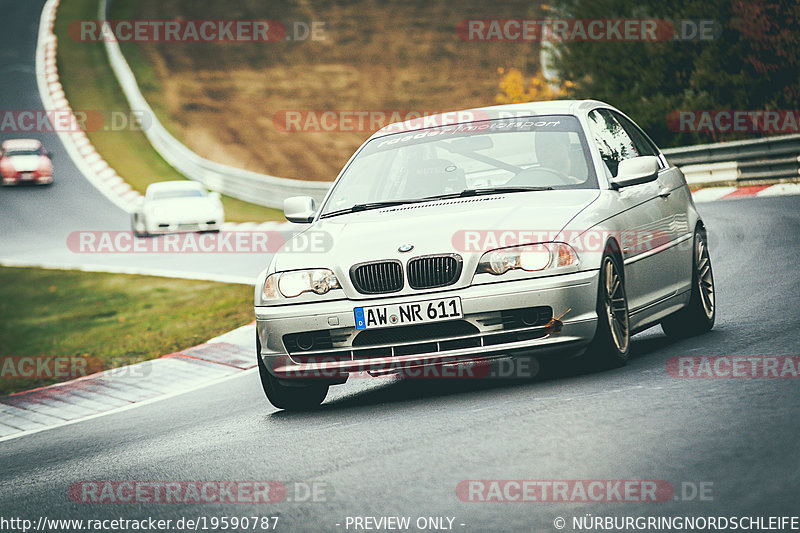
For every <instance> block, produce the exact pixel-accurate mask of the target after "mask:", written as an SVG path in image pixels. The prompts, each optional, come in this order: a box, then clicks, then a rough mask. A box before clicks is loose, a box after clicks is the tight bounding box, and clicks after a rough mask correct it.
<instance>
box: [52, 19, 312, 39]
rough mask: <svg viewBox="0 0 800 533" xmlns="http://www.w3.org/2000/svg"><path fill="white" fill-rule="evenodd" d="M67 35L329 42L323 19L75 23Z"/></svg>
mask: <svg viewBox="0 0 800 533" xmlns="http://www.w3.org/2000/svg"><path fill="white" fill-rule="evenodd" d="M67 32H68V35H69V37H70V39H72V40H73V41H76V42H98V41H115V40H116V41H119V42H131V41H132V42H153V43H164V42H170V43H214V42H229V43H230V42H236V43H252V42H255V43H275V42H280V41H324V40H326V39H327V36H326V33H325V32H326V23H325V21H321V20H314V21H302V20H297V21H286V22H283V21H279V20H267V19H258V20H252V19H236V20H233V19H219V20H211V19H205V20H144V19H137V20H106V21H101V20H73V21H72V22H71V23H70V24H69V27H68V29H67Z"/></svg>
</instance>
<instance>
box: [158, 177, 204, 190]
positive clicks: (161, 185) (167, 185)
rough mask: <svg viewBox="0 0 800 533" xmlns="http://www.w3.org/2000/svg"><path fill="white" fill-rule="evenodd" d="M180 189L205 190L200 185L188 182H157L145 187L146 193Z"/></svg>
mask: <svg viewBox="0 0 800 533" xmlns="http://www.w3.org/2000/svg"><path fill="white" fill-rule="evenodd" d="M181 189H184V190H185V189H193V190H197V189H199V190H205V188H204V187H203V184H202V183H197V182H196V181H189V180H179V181H159V182H156V183H151V184H150V185H148V186H147V192H158V191H174V190H181Z"/></svg>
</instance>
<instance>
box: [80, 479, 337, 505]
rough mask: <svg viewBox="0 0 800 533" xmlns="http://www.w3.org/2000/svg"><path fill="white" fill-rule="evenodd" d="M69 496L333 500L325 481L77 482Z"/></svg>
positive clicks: (99, 500) (89, 499)
mask: <svg viewBox="0 0 800 533" xmlns="http://www.w3.org/2000/svg"><path fill="white" fill-rule="evenodd" d="M68 492H69V499H70V500H71V501H72V502H74V503H80V504H120V503H123V504H124V503H138V504H145V503H146V504H211V503H216V504H243V503H247V504H270V503H281V502H294V503H320V502H326V501H329V500H330V499H331V498H332V497H333V490H332V488H331V485H330V484H329V483H327V482H325V481H312V482H304V481H295V482H291V483H283V482H280V481H272V480H264V481H256V480H225V481H219V480H217V481H212V480H202V481H187V480H180V481H177V480H176V481H145V480H92V481H76V482H75V483H72V485H70V487H69V491H68Z"/></svg>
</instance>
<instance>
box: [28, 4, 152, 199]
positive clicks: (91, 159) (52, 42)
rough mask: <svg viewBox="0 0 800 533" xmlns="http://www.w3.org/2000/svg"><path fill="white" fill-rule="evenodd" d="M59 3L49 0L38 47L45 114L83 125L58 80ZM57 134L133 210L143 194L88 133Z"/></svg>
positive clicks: (98, 182)
mask: <svg viewBox="0 0 800 533" xmlns="http://www.w3.org/2000/svg"><path fill="white" fill-rule="evenodd" d="M58 3H59V0H47V2H46V3H45V5H44V8H43V9H42V15H41V17H40V19H39V34H38V40H37V45H36V67H35V70H36V83H37V85H38V87H39V95H40V97H41V99H42V105H43V106H44V109H45V111H47V112H52V113H56V112H57V113H59V115H64V114H67V113H68V114H69V117H70V120H71V122H70V123H71V124H77V123H79V122H78V121H77V120H76V119H75V116H74V114H73V112H72V108H71V107H70V105H69V102H67V98H66V95H65V94H64V88H63V87H62V86H61V82H60V81H59V77H58V68H57V65H56V50H57V47H58V42H57V39H56V36H55V34H54V33H53V25H54V23H55V17H56V8H57V7H58ZM56 130H57V131H56V133H57V134H58V136H59V138H60V139H61V143H62V144H63V145H64V149H65V150H66V151H67V153H68V154H69V156H70V158H71V159H72V161H73V162H74V163H75V166H76V167H78V170H80V171H81V173H82V174H83V175H84V176H85V177H86V179H88V180H89V182H90V183H92V185H94V186H95V187H96V188H97V189H98V190H99V191H100V192H102V193H103V194H104V195H105V196H106V197H107V198H108V199H109V200H111V201H112V202H114V203H115V204H116V205H118V206H119V207H120V208H122V209H124V210H126V211H131V210H132V209H133V207H134V206H135V204H136V202H137V201H138V199H139V198H140V197H141V194H139V192H137V191H135V190H133V189H132V188H131V186H130V185H129V184H128V183H126V182H125V180H123V179H122V178H121V177H120V176H119V175H118V174H117V173H116V171H115V170H114V169H113V168H111V167H110V166H109V165H108V163H106V161H105V160H104V159H103V158H102V157H101V156H100V154H99V153H97V150H95V148H94V146H92V143H91V142H89V138H88V137H87V136H86V133H85V132H84V131H82V130H80V129H76V128H70V130H74V131H64V130H59V129H58V128H56Z"/></svg>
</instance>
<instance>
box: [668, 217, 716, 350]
mask: <svg viewBox="0 0 800 533" xmlns="http://www.w3.org/2000/svg"><path fill="white" fill-rule="evenodd" d="M716 317H717V305H716V298H715V291H714V273H713V272H712V270H711V257H710V256H709V254H708V245H707V243H706V236H705V232H704V231H703V230H702V229H698V230H696V231H695V233H694V248H693V253H692V294H691V296H690V298H689V303H688V305H687V306H686V307H684V308H683V309H681V310H680V311H678V312H676V313H674V314H672V315H670V316H668V317H667V318H665V319H664V320H663V321H662V322H661V329H663V330H664V333H666V334H667V335H669V336H670V337H675V338H679V339H681V338H686V337H691V336H693V335H699V334H700V333H705V332H706V331H709V330H710V329H711V328H713V327H714V321H715V320H716Z"/></svg>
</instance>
